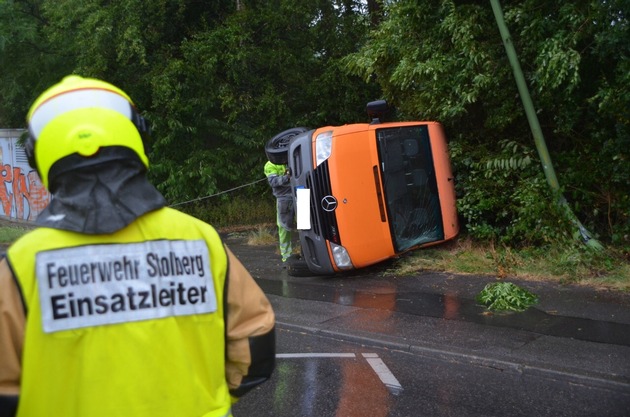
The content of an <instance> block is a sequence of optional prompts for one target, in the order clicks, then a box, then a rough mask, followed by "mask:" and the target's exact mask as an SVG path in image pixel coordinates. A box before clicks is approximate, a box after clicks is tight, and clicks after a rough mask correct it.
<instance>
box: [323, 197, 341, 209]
mask: <svg viewBox="0 0 630 417" xmlns="http://www.w3.org/2000/svg"><path fill="white" fill-rule="evenodd" d="M322 208H323V209H324V211H328V212H331V211H335V209H336V208H337V199H336V198H335V197H333V196H331V195H327V196H326V197H324V198H322Z"/></svg>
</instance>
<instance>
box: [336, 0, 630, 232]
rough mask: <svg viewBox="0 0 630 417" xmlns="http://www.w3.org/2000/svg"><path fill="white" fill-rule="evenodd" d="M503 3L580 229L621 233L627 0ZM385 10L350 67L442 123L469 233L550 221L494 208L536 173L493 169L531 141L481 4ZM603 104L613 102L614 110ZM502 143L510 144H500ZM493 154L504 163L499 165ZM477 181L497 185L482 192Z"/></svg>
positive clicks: (415, 1) (624, 219) (523, 152)
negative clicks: (449, 141)
mask: <svg viewBox="0 0 630 417" xmlns="http://www.w3.org/2000/svg"><path fill="white" fill-rule="evenodd" d="M502 5H503V9H504V11H505V18H506V21H507V24H508V27H510V32H511V34H512V37H513V40H514V43H515V47H516V49H517V51H518V55H519V58H520V60H521V63H522V65H523V69H524V72H525V77H526V79H527V82H528V84H529V86H530V90H531V91H532V96H533V101H534V103H535V105H536V106H537V109H538V116H539V118H540V120H541V124H542V126H543V130H544V131H545V137H547V138H548V143H549V144H550V152H551V154H552V159H555V161H557V164H556V170H557V171H558V172H559V177H560V183H561V184H563V185H564V186H565V187H566V189H567V191H568V192H569V193H568V194H569V196H570V199H571V204H572V205H573V206H574V207H575V209H576V212H577V213H578V217H579V218H581V219H585V220H586V221H585V224H586V225H587V227H588V228H589V229H590V230H596V231H597V232H598V233H599V234H600V235H602V236H605V237H607V239H610V240H615V239H620V237H621V236H623V235H627V234H628V232H629V231H630V229H629V226H630V222H629V220H630V217H629V211H630V210H628V208H629V206H630V204H629V201H628V197H627V196H628V194H629V191H630V190H629V188H628V187H629V186H628V184H630V181H629V177H628V175H629V174H630V167H629V164H627V160H628V153H627V149H628V146H627V145H628V140H629V135H628V126H629V120H628V118H627V117H626V116H622V115H621V113H624V111H623V110H622V111H621V112H620V111H619V109H627V108H628V103H627V101H626V100H627V99H628V97H630V95H629V94H627V93H628V88H629V86H630V84H629V83H628V81H629V80H628V75H627V74H628V71H627V69H628V65H629V62H630V61H629V60H630V54H627V53H626V51H627V50H628V45H630V43H629V42H628V40H630V37H629V36H628V20H627V16H626V14H625V12H624V11H626V10H629V9H628V1H626V0H618V1H605V2H602V1H596V0H593V1H589V2H577V3H576V2H573V1H568V0H566V1H558V2H546V1H542V0H527V1H504V2H502ZM385 15H386V16H387V17H386V19H385V20H384V21H383V22H382V23H381V25H380V26H379V27H378V28H377V29H375V30H374V31H373V33H372V35H371V39H370V41H369V42H368V44H367V45H366V46H365V48H363V49H362V50H361V51H360V52H359V53H357V54H353V55H351V56H350V57H349V58H348V63H349V65H350V66H351V69H352V71H353V72H354V73H356V74H360V75H362V76H363V77H364V78H365V79H371V78H374V77H376V79H377V80H378V83H379V84H380V85H381V87H382V88H383V90H384V92H385V95H386V97H387V98H388V99H389V100H390V101H392V102H393V103H395V104H396V105H397V106H398V108H399V110H400V112H401V113H402V114H403V115H405V116H406V117H411V118H419V117H422V118H435V119H438V120H440V121H442V122H443V123H444V124H445V125H446V126H447V130H448V132H449V136H450V137H451V139H452V141H453V143H452V145H453V148H454V149H455V151H456V152H457V153H456V156H457V157H458V158H460V159H454V164H455V166H456V170H457V174H458V186H459V192H460V204H461V207H460V211H462V212H463V214H464V215H465V216H466V218H467V220H468V224H469V226H472V227H469V229H473V230H474V229H475V228H477V229H479V230H486V231H488V230H490V231H492V233H491V234H490V236H489V237H492V238H495V239H500V238H501V237H505V236H513V237H514V238H515V239H516V240H515V241H516V242H518V241H522V239H518V238H517V237H516V236H517V234H515V233H510V232H509V230H508V229H510V228H515V229H517V230H523V231H526V230H530V231H531V232H530V233H527V235H526V236H524V237H526V240H528V241H530V242H531V241H532V239H535V237H536V234H537V233H538V232H539V231H540V230H541V224H543V223H545V222H549V221H551V222H552V223H555V222H557V221H558V220H557V219H554V218H553V217H550V216H549V210H544V207H540V208H539V211H536V212H531V213H530V214H529V215H528V216H526V218H523V217H519V216H517V215H516V213H515V212H512V213H510V212H507V213H506V212H505V209H504V208H505V207H510V206H511V205H512V204H513V202H514V201H515V200H516V197H517V195H516V194H517V193H520V194H522V193H523V191H524V190H525V188H526V187H527V185H528V184H532V183H534V182H535V181H537V178H538V177H539V175H540V171H536V172H532V173H531V174H529V175H533V177H530V180H529V181H526V182H524V183H523V182H521V181H522V179H523V177H522V175H523V173H515V174H516V175H514V177H513V179H512V180H511V181H507V180H506V178H507V177H504V179H502V180H499V176H501V175H502V174H508V173H509V170H506V169H504V168H503V167H508V166H511V167H515V166H521V165H520V162H522V161H525V158H526V156H527V154H528V152H529V151H528V149H531V148H532V139H531V134H530V131H529V128H528V127H527V122H526V119H525V115H524V112H523V110H522V107H521V103H520V100H519V98H518V95H517V90H516V85H515V83H514V80H513V76H512V73H511V71H510V66H509V63H508V61H507V57H506V56H505V51H504V49H503V47H502V44H501V39H500V37H499V34H498V30H497V27H496V23H495V22H494V18H493V15H492V11H491V9H490V5H489V3H486V2H481V1H467V2H457V3H455V2H453V1H444V2H441V3H440V6H438V7H436V6H435V4H434V2H430V1H424V0H402V1H397V2H391V3H386V4H385ZM622 44H623V45H622ZM613 50H615V51H616V52H615V53H612V51H613ZM613 86H614V87H613ZM613 91H614V93H613ZM613 97H614V98H613ZM613 102H615V103H616V105H619V106H621V107H617V110H613V109H612V108H611V107H609V105H610V104H611V103H613ZM626 114H627V112H626ZM506 140H510V141H514V142H515V143H516V144H518V145H519V146H516V147H507V148H505V147H504V146H503V145H502V144H505V143H506V142H505V141H506ZM520 146H523V147H525V148H523V149H521V147H520ZM509 149H513V150H514V153H513V154H511V155H506V151H507V150H509ZM505 158H507V159H505ZM503 160H507V161H508V165H505V164H502V163H500V162H497V161H503ZM509 161H513V162H511V165H510V162H509ZM482 166H484V167H486V168H485V169H479V168H480V167H482ZM473 167H475V168H473ZM502 170H503V171H502ZM487 177H491V178H492V179H493V180H495V182H497V183H498V184H500V186H501V187H502V188H503V191H500V190H497V189H496V188H494V187H487V185H488V184H486V183H485V181H484V179H485V178H487ZM508 177H509V176H508ZM524 187H525V188H524ZM531 192H534V194H533V195H530V198H529V199H531V197H535V196H536V194H539V197H540V198H546V196H545V195H544V194H540V193H543V190H538V191H535V190H530V194H531ZM473 195H474V196H476V197H475V199H474V200H473V199H471V196H473ZM521 197H522V196H521ZM549 206H551V203H550V204H549ZM482 207H483V208H482ZM499 213H502V214H501V215H500V216H497V214H499ZM547 226H551V225H549V224H547ZM483 237H486V238H487V237H488V236H487V235H484V236H483Z"/></svg>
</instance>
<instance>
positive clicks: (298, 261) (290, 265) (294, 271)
mask: <svg viewBox="0 0 630 417" xmlns="http://www.w3.org/2000/svg"><path fill="white" fill-rule="evenodd" d="M287 273H288V274H289V275H290V276H292V277H312V276H314V275H315V274H313V272H311V270H310V269H308V265H307V264H306V261H305V260H304V258H302V256H301V255H297V254H293V255H291V256H289V258H288V259H287Z"/></svg>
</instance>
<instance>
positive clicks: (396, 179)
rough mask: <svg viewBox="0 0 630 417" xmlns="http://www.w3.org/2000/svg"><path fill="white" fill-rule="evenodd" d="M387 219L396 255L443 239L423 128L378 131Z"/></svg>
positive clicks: (426, 136) (428, 147)
mask: <svg viewBox="0 0 630 417" xmlns="http://www.w3.org/2000/svg"><path fill="white" fill-rule="evenodd" d="M376 139H377V141H378V150H379V158H380V161H381V166H380V170H381V175H382V178H383V189H384V193H385V200H386V205H387V217H388V218H389V219H390V229H391V233H392V237H393V241H394V248H395V250H396V252H402V251H405V250H407V249H410V248H412V247H414V246H418V245H421V244H424V243H428V242H435V241H439V240H443V239H444V230H443V228H442V213H441V210H440V199H439V195H438V190H437V184H436V180H435V168H434V165H433V157H432V154H431V143H430V141H429V129H428V127H427V126H426V125H417V126H404V127H395V128H384V129H377V131H376Z"/></svg>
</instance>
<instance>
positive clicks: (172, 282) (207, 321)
mask: <svg viewBox="0 0 630 417" xmlns="http://www.w3.org/2000/svg"><path fill="white" fill-rule="evenodd" d="M7 258H8V260H9V263H10V265H11V268H12V270H13V273H14V275H15V276H16V279H17V282H18V284H19V286H20V290H21V293H22V297H23V300H24V303H25V307H26V310H27V316H26V317H27V319H26V331H25V340H24V351H23V356H22V377H21V390H20V403H19V408H18V416H21V417H33V416H35V417H39V416H59V417H62V416H63V417H73V416H77V417H98V416H107V417H115V416H132V417H142V416H147V417H148V416H151V417H157V416H168V417H173V416H182V417H183V416H206V417H210V416H212V417H214V416H230V415H231V414H230V403H231V401H230V395H229V391H228V386H227V383H226V380H225V365H224V363H225V319H224V317H225V315H224V289H225V279H226V274H227V254H226V252H225V249H224V247H223V244H222V242H221V240H220V238H219V235H218V234H217V232H216V231H215V230H214V228H212V227H211V226H209V225H207V224H206V223H203V222H202V221H200V220H197V219H195V218H193V217H190V216H188V215H186V214H183V213H181V212H178V211H176V210H173V209H170V208H162V209H159V210H156V211H154V212H150V213H148V214H145V215H144V216H142V217H140V218H138V219H137V220H136V221H134V222H133V223H132V224H130V225H129V226H127V227H125V228H124V229H122V230H120V231H118V232H115V233H113V234H109V235H85V234H79V233H74V232H68V231H62V230H56V229H49V228H40V229H36V230H34V231H32V232H30V233H28V234H26V235H24V236H23V237H22V238H20V239H19V240H18V241H16V243H14V244H13V246H11V248H10V249H9V251H8V253H7Z"/></svg>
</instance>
